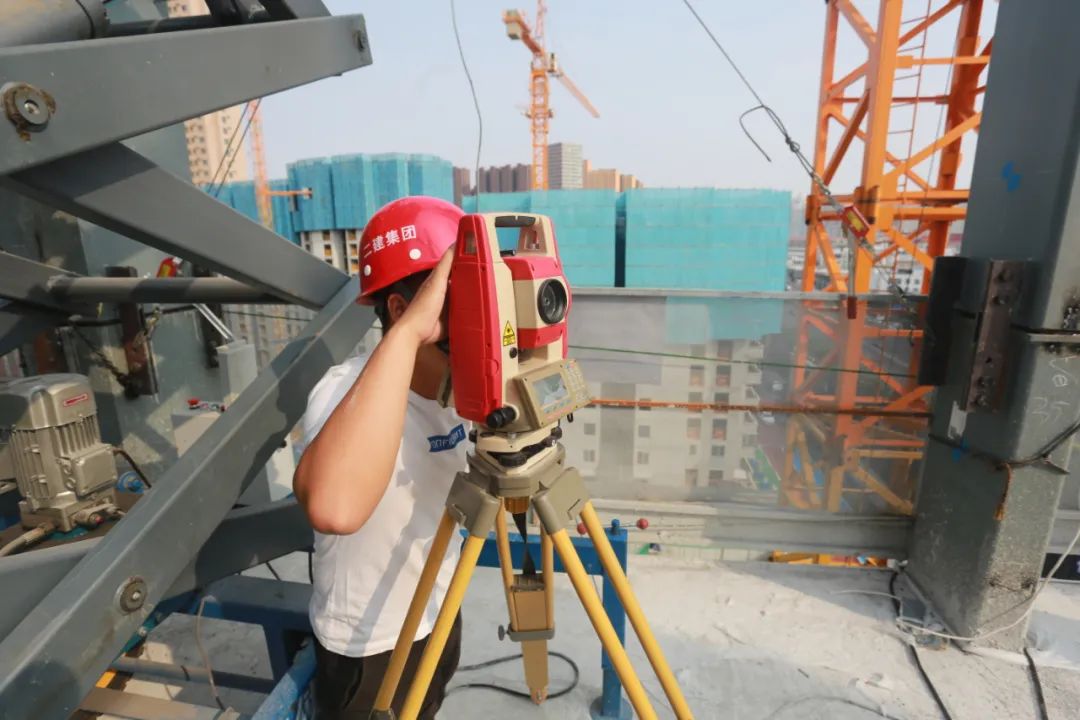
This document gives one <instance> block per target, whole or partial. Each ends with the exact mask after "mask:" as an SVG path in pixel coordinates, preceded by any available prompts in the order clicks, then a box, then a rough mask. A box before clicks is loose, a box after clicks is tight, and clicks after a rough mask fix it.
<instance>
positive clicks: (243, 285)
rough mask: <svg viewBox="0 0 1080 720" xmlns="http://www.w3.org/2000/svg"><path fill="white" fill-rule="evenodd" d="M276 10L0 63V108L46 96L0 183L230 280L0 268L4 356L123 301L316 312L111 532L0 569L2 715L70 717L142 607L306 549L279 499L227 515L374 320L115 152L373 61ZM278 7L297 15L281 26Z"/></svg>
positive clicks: (236, 219) (280, 252)
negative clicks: (28, 92) (136, 597)
mask: <svg viewBox="0 0 1080 720" xmlns="http://www.w3.org/2000/svg"><path fill="white" fill-rule="evenodd" d="M271 5H272V6H273V7H274V8H275V12H274V14H273V15H271V16H270V17H263V18H261V20H263V21H261V22H253V23H250V24H238V25H232V26H223V27H206V28H203V29H195V30H185V31H179V32H164V33H149V32H148V33H147V34H140V35H131V36H120V37H98V38H94V39H88V40H74V41H68V42H52V43H48V44H37V45H27V46H16V47H9V48H4V49H0V95H4V94H5V93H7V92H10V91H11V89H12V87H13V86H14V85H15V84H19V86H20V87H25V86H30V87H32V88H33V90H34V91H35V92H37V93H40V95H39V97H45V98H47V99H48V103H47V106H48V113H47V115H48V116H47V118H46V122H45V123H44V124H43V125H39V126H36V127H34V128H30V129H27V128H26V127H25V126H20V125H19V124H18V123H17V122H9V121H8V118H0V183H2V184H3V185H4V186H5V187H8V188H10V189H12V190H14V191H16V192H19V193H21V194H24V195H26V196H29V197H31V198H33V199H35V200H38V201H41V202H43V203H45V204H48V205H51V206H53V207H56V208H58V209H62V210H64V211H66V212H69V213H71V214H72V215H75V216H76V217H79V218H81V219H84V220H88V221H90V222H93V223H96V224H97V225H100V226H102V227H105V228H108V229H111V230H114V231H116V232H118V233H120V234H122V235H126V236H127V237H130V238H132V239H134V240H138V241H140V242H143V243H145V244H146V245H149V246H152V247H154V248H157V249H160V250H163V251H165V252H168V253H171V254H175V255H179V256H181V257H183V258H185V259H187V260H190V261H193V262H196V263H198V264H200V265H202V266H204V267H206V268H209V269H211V270H214V271H216V272H219V273H221V274H223V275H226V276H227V277H228V278H231V279H210V281H209V282H207V281H205V280H195V281H190V280H189V281H186V282H181V283H175V282H160V281H158V282H143V283H141V284H140V283H139V282H137V281H136V282H129V281H123V280H121V281H120V282H114V281H111V280H106V279H102V278H82V277H79V276H73V275H72V274H71V273H68V272H65V271H63V270H61V269H58V268H52V267H49V266H47V265H44V264H42V263H37V262H34V261H31V260H26V259H23V258H14V257H13V256H8V255H4V256H2V257H0V287H2V288H3V291H2V292H0V295H2V296H3V297H5V298H6V299H7V300H6V301H5V300H0V333H3V335H4V336H10V337H3V338H2V339H0V350H2V351H7V350H10V349H12V348H14V347H17V346H18V345H19V344H21V343H23V342H25V341H26V340H27V339H28V338H29V337H30V336H31V335H32V334H33V333H34V332H35V331H39V330H41V329H45V328H48V327H49V326H50V325H56V324H59V323H62V322H65V321H66V319H67V318H68V317H69V316H70V315H71V314H72V313H78V312H79V311H80V310H81V309H83V308H84V307H85V304H86V303H87V302H88V301H97V300H101V299H106V298H108V299H112V300H115V299H117V297H125V293H128V295H127V296H126V297H125V299H126V300H127V301H140V302H150V301H159V302H170V301H177V300H178V299H179V298H183V299H185V300H186V301H206V300H211V301H212V300H214V299H219V300H225V301H231V302H260V301H262V302H265V301H268V300H271V299H273V298H277V299H279V300H278V301H279V302H280V301H284V302H290V303H296V304H300V305H303V306H305V307H309V308H313V309H317V310H318V312H317V314H316V316H315V317H314V319H313V320H312V321H311V322H310V323H309V324H308V326H307V327H306V328H305V330H304V332H303V333H302V334H301V336H300V337H298V338H297V339H296V340H294V341H293V342H292V343H290V344H289V345H288V346H287V347H285V348H284V349H283V350H282V351H281V353H280V354H279V355H278V356H277V357H276V358H275V359H274V360H273V361H272V362H271V364H270V365H269V366H268V367H267V368H266V369H265V370H264V371H263V372H262V373H260V374H259V376H258V377H257V378H256V379H255V380H254V381H253V382H252V383H251V384H250V385H249V386H248V387H247V388H246V389H245V390H244V391H243V392H242V393H241V394H240V396H239V397H238V398H237V400H236V401H235V402H234V403H233V404H232V406H231V407H230V408H229V411H228V412H226V413H225V414H224V415H223V416H222V418H221V419H220V420H219V421H218V422H216V423H215V424H214V425H213V427H212V428H210V429H209V430H208V431H207V432H206V433H205V434H204V435H203V436H202V437H200V439H199V440H198V442H197V443H196V444H195V445H194V446H193V447H192V448H191V450H190V451H189V452H187V453H185V454H184V455H183V456H182V457H181V458H180V459H179V460H178V461H177V462H176V463H175V464H173V466H172V467H170V468H169V469H168V470H167V471H166V472H165V473H164V474H163V475H162V476H161V477H159V479H158V482H157V483H155V487H154V489H153V491H152V492H150V493H148V494H147V495H146V496H145V497H144V498H143V499H142V500H141V501H140V502H139V503H138V504H137V505H136V506H135V507H134V508H133V509H132V511H131V512H130V513H129V514H128V515H127V516H126V517H125V518H124V519H123V521H122V522H120V523H119V524H117V525H116V527H114V528H113V529H112V530H111V531H110V532H109V533H108V534H107V535H105V536H104V537H102V538H101V539H99V540H94V541H87V542H83V543H77V544H74V545H69V546H66V547H62V548H54V549H51V550H43V551H38V552H35V553H28V554H26V555H24V556H20V557H16V558H5V559H4V561H3V562H0V566H2V567H0V577H5V578H7V579H8V580H9V581H11V584H10V585H8V587H11V586H12V585H16V584H17V586H19V587H20V590H19V592H18V593H15V594H14V595H5V596H4V598H3V600H2V601H0V633H2V634H3V640H2V641H0V707H3V708H4V714H5V715H7V714H10V715H11V716H13V717H41V718H51V717H57V718H62V717H67V716H68V715H69V714H70V713H71V712H72V711H73V710H74V709H76V708H77V707H78V705H79V703H80V701H81V700H82V699H83V697H84V696H85V695H86V693H87V692H88V691H89V690H90V689H91V688H93V686H94V683H95V681H96V680H97V679H98V678H99V677H100V675H101V673H102V672H104V671H105V670H106V669H107V668H108V667H109V665H110V663H112V662H113V660H114V659H115V657H116V656H117V654H118V653H119V652H120V651H121V649H122V648H123V647H124V644H125V643H126V642H127V641H128V639H129V638H130V637H131V636H132V634H133V633H134V632H136V631H137V630H138V629H139V627H140V626H141V625H142V623H143V622H144V621H145V620H146V619H147V618H148V617H149V615H150V614H151V612H152V611H153V608H154V606H155V604H156V603H158V602H159V601H161V600H162V599H164V598H167V597H170V596H173V595H176V594H177V593H180V592H185V591H187V590H191V589H192V588H194V587H196V586H200V587H201V586H204V585H205V584H206V583H208V582H210V581H213V580H215V579H218V578H221V577H225V576H227V575H229V574H232V573H236V572H239V571H240V570H243V569H245V568H248V567H251V566H253V565H255V564H258V563H259V562H263V561H265V560H268V559H272V558H273V557H278V556H280V555H282V554H285V553H287V552H291V551H294V550H298V549H302V548H304V547H307V546H309V545H310V543H311V530H310V528H309V527H308V526H307V523H306V521H305V519H304V517H303V514H302V513H301V512H299V508H298V507H297V506H296V505H295V503H294V502H292V501H285V502H282V503H275V504H271V505H268V506H263V507H257V508H245V509H241V510H231V508H232V507H233V505H234V503H235V501H236V499H237V498H238V497H239V495H240V493H241V492H242V490H243V489H244V488H245V487H246V486H247V485H248V484H249V483H250V482H251V480H252V479H253V478H254V476H255V475H256V473H257V472H258V469H259V468H261V467H262V466H263V465H265V463H266V462H267V460H268V459H269V457H270V455H271V454H272V453H273V451H274V449H275V448H277V447H278V446H279V445H280V443H281V442H282V440H283V439H284V438H285V436H286V434H287V433H288V432H289V431H290V430H291V429H292V427H293V426H294V425H295V423H296V422H297V421H298V420H299V418H300V416H301V415H302V413H303V411H304V407H305V404H306V400H307V394H308V392H309V391H310V389H311V388H312V386H313V385H314V384H315V382H316V381H318V379H319V378H320V377H321V376H322V375H323V373H324V372H325V371H326V369H327V368H328V367H329V366H330V365H332V364H334V363H336V362H340V361H341V360H342V359H343V358H344V357H345V356H346V355H347V354H348V353H349V352H350V351H351V350H352V349H353V347H354V346H355V344H356V342H357V340H358V338H360V337H361V336H362V335H363V333H364V332H365V331H366V330H367V328H368V327H370V324H371V322H372V319H373V316H372V313H371V312H370V311H368V310H366V309H363V308H361V307H359V306H358V305H357V304H356V303H355V298H356V295H357V285H356V281H355V280H350V278H349V277H348V276H347V275H345V274H344V273H341V272H339V271H338V270H336V269H334V268H332V267H329V266H328V265H326V263H323V262H321V261H320V260H318V259H316V258H315V257H313V256H311V255H310V254H308V253H306V252H304V251H303V250H301V249H300V248H298V247H296V246H295V245H293V244H291V243H289V242H287V241H286V240H284V239H282V238H281V237H279V236H277V235H275V234H274V233H273V232H272V231H270V230H268V229H266V228H264V227H262V226H260V225H259V224H257V223H255V222H253V221H251V220H249V219H247V218H246V217H244V216H242V215H240V214H239V213H237V212H235V211H233V210H232V209H230V208H228V207H226V206H225V205H223V204H221V203H219V202H217V201H216V200H215V199H214V198H212V197H210V196H209V195H208V194H206V193H204V192H203V191H202V190H200V189H199V188H196V187H194V186H193V185H191V184H190V183H189V182H186V181H185V180H183V179H181V178H178V177H176V176H173V175H171V174H170V173H168V172H166V171H165V170H163V169H162V168H160V167H158V166H157V165H156V164H154V163H153V162H151V161H149V160H148V159H147V158H145V157H144V156H142V155H140V154H139V153H137V152H135V151H134V150H131V149H130V148H128V147H126V146H125V145H123V144H121V142H120V141H122V140H124V139H126V138H130V137H133V136H135V135H138V134H141V133H145V132H147V131H150V130H154V129H157V128H161V127H164V126H167V125H171V124H175V123H178V122H181V121H183V120H186V119H188V118H192V117H197V116H200V115H203V114H205V113H207V112H211V111H214V110H219V109H221V108H225V107H229V106H232V105H236V104H237V103H241V102H244V101H247V100H250V99H253V98H257V97H262V96H265V95H269V94H272V93H276V92H280V91H282V90H285V89H288V88H291V87H295V86H297V85H301V84H304V83H309V82H312V81H314V80H318V79H321V78H325V77H330V76H334V75H340V74H342V73H345V72H347V71H349V70H354V69H357V68H360V67H364V66H366V65H369V64H371V53H370V49H369V46H368V42H367V36H366V31H365V26H364V20H363V17H362V16H361V15H349V16H338V17H334V16H330V15H329V13H328V12H327V11H326V10H325V8H324V7H321V4H316V3H312V2H300V3H299V4H297V2H296V0H292V2H291V3H290V2H276V3H267V6H268V7H269V6H271ZM291 5H292V6H296V7H297V8H302V9H301V10H296V11H294V12H293V14H292V17H293V18H300V19H285V17H287V16H289V13H288V12H285V11H286V10H288V8H289V7H290V6H291ZM29 7H30V6H29V5H28V8H29ZM313 8H314V9H315V10H319V12H315V11H313ZM320 8H321V10H320ZM283 13H284V15H283ZM320 14H321V15H322V16H321V17H319V16H317V15H320ZM180 59H182V60H183V63H180V62H178V60H180ZM191 63H195V67H194V68H192V67H191ZM102 68H108V72H101V69H102ZM181 68H183V69H181ZM192 78H212V79H213V80H212V82H199V81H197V80H196V81H192ZM39 109H40V108H39ZM222 238H228V242H222ZM56 281H60V282H58V283H57V282H56ZM80 289H81V292H80ZM268 296H272V298H271V297H268ZM271 530H272V532H271ZM16 577H17V578H18V579H17V583H16V581H14V578H16ZM133 583H138V584H140V586H141V587H143V588H144V592H143V593H142V594H141V596H140V597H141V598H142V601H141V604H139V606H138V607H137V608H136V609H134V610H130V609H129V610H125V609H124V607H122V606H121V603H120V602H119V599H120V596H121V595H122V594H123V593H124V590H125V588H128V587H130V586H131V585H132V584H133ZM136 604H138V603H136ZM125 605H126V607H127V608H131V607H132V603H131V602H130V597H129V602H127V603H125Z"/></svg>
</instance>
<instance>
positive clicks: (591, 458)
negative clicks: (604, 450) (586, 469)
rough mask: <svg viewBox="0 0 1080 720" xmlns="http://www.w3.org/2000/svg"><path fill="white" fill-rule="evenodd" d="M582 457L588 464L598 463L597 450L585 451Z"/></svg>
mask: <svg viewBox="0 0 1080 720" xmlns="http://www.w3.org/2000/svg"><path fill="white" fill-rule="evenodd" d="M581 457H582V459H583V460H584V461H585V462H587V463H593V462H596V451H595V450H585V451H584V452H583V453H582V454H581Z"/></svg>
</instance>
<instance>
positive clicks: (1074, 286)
mask: <svg viewBox="0 0 1080 720" xmlns="http://www.w3.org/2000/svg"><path fill="white" fill-rule="evenodd" d="M1078 26H1080V4H1077V3H1056V2H1046V1H1044V2H1031V3H1002V5H1001V8H1000V10H999V12H998V16H997V27H996V30H995V34H994V62H993V63H992V65H991V67H990V69H989V78H988V84H987V90H986V98H985V105H984V108H985V111H984V112H985V121H984V122H983V124H982V128H981V131H980V135H979V142H978V147H977V152H976V155H975V165H974V169H973V174H972V184H971V187H972V191H971V203H970V206H969V210H968V219H967V224H966V226H965V228H964V242H963V257H964V259H965V260H966V262H967V265H968V266H969V270H970V271H969V272H967V273H965V276H964V282H963V292H962V294H961V296H960V298H959V299H958V301H957V304H956V307H957V310H956V311H954V312H952V317H951V322H950V323H949V324H948V328H947V329H948V333H949V336H950V342H949V345H950V352H949V362H948V372H947V378H946V382H945V384H943V385H942V386H941V387H940V388H939V389H938V391H937V394H936V398H935V402H934V421H933V422H932V424H931V442H930V443H929V446H928V448H927V453H926V459H925V461H924V472H923V477H922V480H921V484H920V487H919V492H918V502H917V505H916V512H915V518H916V520H915V526H914V529H913V532H912V548H911V559H910V563H909V576H910V578H911V579H912V580H913V581H914V582H915V584H916V585H917V586H918V587H919V589H920V590H921V591H922V593H923V595H924V596H925V597H926V598H927V599H928V600H929V601H930V602H931V603H932V605H933V607H934V610H935V612H936V613H937V614H938V615H939V616H940V617H941V618H942V619H943V620H944V621H945V623H946V624H947V625H948V626H949V628H950V630H951V632H952V633H954V634H957V635H961V636H965V637H973V638H975V639H976V642H978V643H979V644H986V645H991V646H997V647H1002V648H1005V649H1009V650H1019V649H1021V648H1022V647H1023V646H1024V644H1025V636H1026V630H1027V617H1028V615H1027V613H1026V611H1027V609H1028V607H1029V604H1030V602H1031V601H1032V599H1033V594H1034V592H1035V589H1036V588H1037V587H1038V583H1039V577H1040V575H1041V573H1042V570H1043V564H1044V559H1045V554H1046V551H1047V546H1048V543H1049V541H1050V539H1051V535H1052V531H1053V526H1054V515H1055V510H1056V508H1057V506H1058V502H1059V499H1060V497H1061V492H1062V486H1063V481H1064V478H1065V475H1066V474H1067V469H1068V468H1069V463H1070V456H1071V452H1072V447H1073V444H1072V441H1071V440H1070V441H1066V442H1062V443H1060V445H1058V447H1057V448H1056V449H1055V450H1054V451H1053V452H1049V453H1048V450H1049V445H1050V443H1051V442H1052V441H1053V440H1054V439H1055V438H1057V437H1059V436H1060V435H1061V433H1063V432H1065V431H1066V430H1067V429H1068V428H1070V427H1071V426H1072V425H1073V423H1075V422H1076V421H1077V419H1078V418H1080V355H1078V354H1077V349H1076V347H1075V346H1072V345H1069V344H1067V341H1068V340H1069V339H1070V338H1069V335H1071V334H1072V333H1074V332H1075V331H1076V330H1077V329H1080V285H1078V278H1080V192H1078V191H1080V186H1078V184H1077V179H1078V172H1080V116H1078V115H1077V112H1076V109H1077V107H1080V46H1078V45H1077V44H1076V43H1075V42H1074V39H1073V32H1072V29H1074V28H1076V27H1078ZM1000 260H1021V261H1023V263H1024V265H1023V267H1024V268H1032V269H1033V270H1034V271H1033V272H1030V273H1027V272H1025V273H1023V276H1022V283H1021V286H1020V287H1019V288H1018V289H1016V290H1015V291H1010V290H1008V289H1007V286H1008V285H1009V284H1011V283H1012V280H1013V279H1014V278H1016V277H1017V275H1019V274H1020V271H1019V270H1009V267H1010V265H1008V264H993V265H992V263H995V261H1000ZM991 267H994V268H998V269H996V270H995V271H994V272H993V273H992V274H991V272H990V271H989V268H991ZM989 287H994V288H1006V289H994V290H993V291H992V292H988V291H987V288H989ZM1014 300H1016V301H1017V302H1015V303H1014V302H1013V301H1014ZM1014 304H1015V309H1012V306H1013V305H1014ZM997 308H1008V310H1006V313H1005V317H1004V318H1003V320H1002V321H1001V325H1000V326H997V325H996V322H994V323H992V322H991V320H989V319H988V318H989V317H990V316H991V312H993V314H1000V313H999V311H998V310H996V309H997ZM961 311H966V312H961ZM973 312H978V313H980V317H981V319H979V320H978V321H976V320H974V319H972V316H973V315H972V313H973ZM1010 312H1011V315H1009V313H1010ZM1040 338H1042V339H1040ZM1053 338H1059V339H1060V341H1059V342H1053V341H1048V339H1049V340H1052V339H1053ZM976 345H977V346H978V347H976ZM997 348H1003V349H1004V350H1003V352H1001V353H998V352H997ZM991 349H992V350H993V351H992V352H991ZM994 356H999V357H1001V358H1002V363H1001V364H1003V365H1004V366H1005V370H1004V372H1002V373H1001V375H1000V381H999V380H997V379H996V378H995V375H994V374H993V373H992V372H991V371H993V370H994V369H995V365H997V361H996V360H994V359H993V358H994ZM984 358H990V363H989V365H987V364H986V362H985V360H984ZM978 380H985V382H981V383H977V382H975V381H978ZM971 387H980V388H981V389H980V391H979V392H980V393H985V395H986V396H987V398H988V399H989V401H988V400H987V399H984V400H982V401H980V400H979V396H978V395H976V403H975V405H974V406H973V407H972V409H971V411H970V412H964V411H963V410H964V409H965V408H967V407H968V406H967V405H966V401H967V399H968V397H969V396H968V391H969V388H971ZM997 401H1000V402H999V403H998V402H997ZM1044 454H1049V457H1048V458H1047V460H1048V461H1049V462H1040V461H1032V462H1024V460H1026V459H1027V458H1030V457H1033V456H1034V457H1036V458H1038V457H1039V456H1042V455H1044ZM1074 527H1075V526H1074Z"/></svg>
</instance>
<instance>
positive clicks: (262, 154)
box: [247, 100, 311, 230]
mask: <svg viewBox="0 0 1080 720" xmlns="http://www.w3.org/2000/svg"><path fill="white" fill-rule="evenodd" d="M247 110H248V113H249V114H250V116H251V119H250V122H251V130H250V132H251V164H252V167H253V168H254V170H255V172H254V176H255V206H256V207H257V208H258V210H259V222H261V223H262V224H263V226H264V227H268V228H270V229H271V230H273V229H274V206H273V203H272V201H271V200H270V198H272V197H291V196H294V195H301V196H303V197H311V188H304V189H302V190H271V189H270V180H269V179H268V177H267V172H266V147H265V146H264V145H263V131H262V103H261V100H252V101H250V102H249V103H248V107H247Z"/></svg>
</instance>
